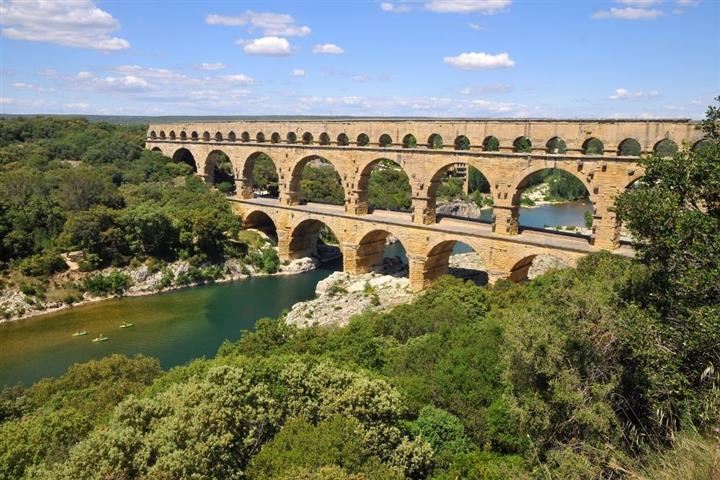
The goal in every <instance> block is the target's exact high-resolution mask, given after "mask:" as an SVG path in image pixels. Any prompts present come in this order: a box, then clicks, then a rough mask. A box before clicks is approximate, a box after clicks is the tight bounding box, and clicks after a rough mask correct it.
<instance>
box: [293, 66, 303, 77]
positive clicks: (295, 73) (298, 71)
mask: <svg viewBox="0 0 720 480" xmlns="http://www.w3.org/2000/svg"><path fill="white" fill-rule="evenodd" d="M290 75H292V76H293V77H304V76H305V70H303V69H302V68H293V70H292V72H290Z"/></svg>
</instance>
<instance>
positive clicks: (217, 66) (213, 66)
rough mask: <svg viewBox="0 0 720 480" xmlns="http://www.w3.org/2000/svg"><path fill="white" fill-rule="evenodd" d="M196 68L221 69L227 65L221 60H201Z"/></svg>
mask: <svg viewBox="0 0 720 480" xmlns="http://www.w3.org/2000/svg"><path fill="white" fill-rule="evenodd" d="M198 68H199V69H200V70H223V69H225V68H227V65H225V64H224V63H222V62H202V63H201V64H200V65H198Z"/></svg>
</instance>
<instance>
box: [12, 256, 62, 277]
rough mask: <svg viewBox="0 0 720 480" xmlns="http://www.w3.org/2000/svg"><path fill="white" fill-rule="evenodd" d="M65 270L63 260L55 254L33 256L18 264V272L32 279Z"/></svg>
mask: <svg viewBox="0 0 720 480" xmlns="http://www.w3.org/2000/svg"><path fill="white" fill-rule="evenodd" d="M67 268H68V266H67V264H66V263H65V260H63V259H62V257H60V255H58V254H57V253H55V252H47V253H42V254H37V255H33V256H32V257H28V258H26V259H24V260H23V261H21V262H20V271H21V272H22V273H24V274H25V275H30V276H33V277H39V276H47V275H52V274H54V273H57V272H63V271H65V270H67Z"/></svg>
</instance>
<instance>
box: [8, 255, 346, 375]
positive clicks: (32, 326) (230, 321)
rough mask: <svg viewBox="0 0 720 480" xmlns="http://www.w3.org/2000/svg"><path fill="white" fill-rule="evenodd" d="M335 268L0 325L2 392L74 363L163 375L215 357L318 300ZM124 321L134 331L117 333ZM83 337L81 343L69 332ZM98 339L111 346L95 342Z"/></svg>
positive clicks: (81, 308) (105, 303) (130, 299)
mask: <svg viewBox="0 0 720 480" xmlns="http://www.w3.org/2000/svg"><path fill="white" fill-rule="evenodd" d="M336 268H337V266H328V267H325V268H321V269H318V270H314V271H311V272H307V273H302V274H299V275H288V276H273V277H256V278H250V279H246V280H239V281H236V282H228V283H219V284H212V285H203V286H199V287H193V288H186V289H183V290H176V291H172V292H166V293H161V294H157V295H149V296H144V297H127V298H119V299H113V300H105V301H102V302H97V303H92V304H88V305H82V306H79V307H75V308H71V309H69V310H63V311H60V312H57V313H50V314H47V315H41V316H38V317H33V318H29V319H26V320H20V321H17V322H10V323H7V324H2V325H0V387H2V386H6V385H12V384H15V383H17V382H22V383H23V384H25V385H29V384H32V383H33V382H35V381H37V380H38V379H40V378H42V377H47V376H55V375H59V374H61V373H63V372H64V371H65V370H66V369H67V368H68V366H70V365H72V364H73V363H76V362H85V361H87V360H90V359H93V358H101V357H104V356H107V355H111V354H113V353H122V354H125V355H135V354H137V353H142V354H144V355H150V356H153V357H156V358H158V359H159V360H160V363H161V364H162V366H163V367H164V368H169V367H172V366H175V365H180V364H182V363H185V362H187V361H189V360H191V359H193V358H198V357H202V356H205V357H210V356H213V355H214V354H215V353H216V352H217V349H218V347H219V346H220V344H222V342H223V341H224V340H226V339H228V340H236V339H238V338H239V337H240V334H241V332H242V330H251V329H252V328H253V326H254V325H255V322H256V321H257V320H258V319H259V318H262V317H273V318H274V317H277V316H278V315H280V313H282V311H283V310H284V309H290V307H292V305H293V304H294V303H296V302H299V301H302V300H308V299H310V298H313V297H314V295H315V285H316V284H317V282H319V281H320V280H322V279H323V278H326V277H327V276H328V275H330V273H332V271H333V270H334V269H336ZM122 322H129V323H134V324H135V326H133V327H130V328H126V329H121V328H120V324H121V323H122ZM78 330H87V332H88V334H87V335H86V336H83V337H73V336H72V333H73V332H75V331H78ZM99 334H103V335H105V336H107V337H109V340H108V341H106V342H102V343H93V342H92V339H93V338H95V337H96V336H98V335H99Z"/></svg>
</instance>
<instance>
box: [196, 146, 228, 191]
mask: <svg viewBox="0 0 720 480" xmlns="http://www.w3.org/2000/svg"><path fill="white" fill-rule="evenodd" d="M233 171H234V169H233V165H232V162H231V161H230V157H229V156H228V154H227V153H225V152H224V151H222V150H220V149H215V150H212V151H211V152H210V153H208V156H207V157H206V158H205V166H204V170H203V175H204V176H205V182H206V183H208V184H210V185H214V186H215V187H216V188H217V189H218V190H220V191H221V192H222V193H225V194H229V195H232V194H234V193H235V175H234V172H233Z"/></svg>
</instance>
